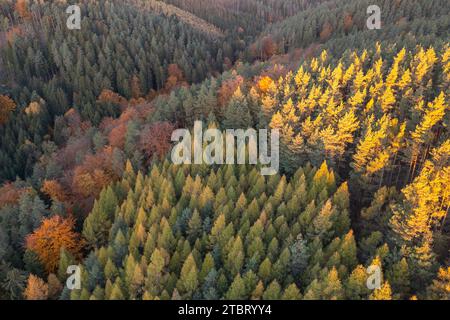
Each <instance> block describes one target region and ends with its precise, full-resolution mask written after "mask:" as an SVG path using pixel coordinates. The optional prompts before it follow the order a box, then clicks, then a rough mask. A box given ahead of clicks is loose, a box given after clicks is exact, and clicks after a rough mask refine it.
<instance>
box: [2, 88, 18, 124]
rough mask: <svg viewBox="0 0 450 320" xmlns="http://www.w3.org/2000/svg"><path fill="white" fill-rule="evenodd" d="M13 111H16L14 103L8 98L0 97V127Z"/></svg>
mask: <svg viewBox="0 0 450 320" xmlns="http://www.w3.org/2000/svg"><path fill="white" fill-rule="evenodd" d="M14 109H16V104H15V103H14V101H13V100H12V99H11V98H10V97H7V96H3V95H0V125H1V124H3V123H5V122H6V121H8V118H9V115H10V113H11V112H13V111H14Z"/></svg>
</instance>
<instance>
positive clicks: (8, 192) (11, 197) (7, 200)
mask: <svg viewBox="0 0 450 320" xmlns="http://www.w3.org/2000/svg"><path fill="white" fill-rule="evenodd" d="M25 191H26V189H18V188H16V187H15V186H14V185H13V184H12V183H6V184H5V185H3V186H2V187H0V208H1V207H3V206H6V205H13V204H16V203H17V202H18V201H19V199H20V197H21V196H22V194H23V193H24V192H25Z"/></svg>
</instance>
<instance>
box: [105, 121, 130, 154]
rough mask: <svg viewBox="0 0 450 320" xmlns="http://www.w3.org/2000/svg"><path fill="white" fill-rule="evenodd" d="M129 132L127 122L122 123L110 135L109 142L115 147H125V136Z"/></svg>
mask: <svg viewBox="0 0 450 320" xmlns="http://www.w3.org/2000/svg"><path fill="white" fill-rule="evenodd" d="M126 134H127V124H126V123H120V124H119V125H118V126H117V127H115V128H113V129H112V130H111V132H110V133H109V136H108V141H109V144H110V145H111V146H113V147H115V148H120V149H123V148H124V146H125V136H126Z"/></svg>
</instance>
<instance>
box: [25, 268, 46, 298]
mask: <svg viewBox="0 0 450 320" xmlns="http://www.w3.org/2000/svg"><path fill="white" fill-rule="evenodd" d="M23 296H24V298H25V299H27V300H47V298H48V285H47V284H46V283H45V282H44V280H42V279H41V278H39V277H37V276H35V275H33V274H30V276H29V277H28V282H27V287H26V288H25V291H24V293H23Z"/></svg>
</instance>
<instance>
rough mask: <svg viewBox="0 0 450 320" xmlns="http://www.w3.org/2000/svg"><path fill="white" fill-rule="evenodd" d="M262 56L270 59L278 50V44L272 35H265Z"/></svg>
mask: <svg viewBox="0 0 450 320" xmlns="http://www.w3.org/2000/svg"><path fill="white" fill-rule="evenodd" d="M261 50H262V58H263V59H269V58H270V57H272V56H273V55H274V54H275V53H276V52H277V45H276V44H275V42H274V41H273V39H272V38H271V37H270V36H267V37H264V39H263V40H262V48H261Z"/></svg>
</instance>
